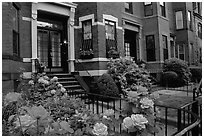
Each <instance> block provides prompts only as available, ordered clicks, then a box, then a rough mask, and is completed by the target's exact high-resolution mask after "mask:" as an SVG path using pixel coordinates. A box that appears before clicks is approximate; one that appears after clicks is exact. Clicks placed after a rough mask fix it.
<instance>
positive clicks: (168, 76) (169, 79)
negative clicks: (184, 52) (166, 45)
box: [161, 71, 178, 87]
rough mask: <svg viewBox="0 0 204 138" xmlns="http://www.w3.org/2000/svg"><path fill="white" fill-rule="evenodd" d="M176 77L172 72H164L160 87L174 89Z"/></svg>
mask: <svg viewBox="0 0 204 138" xmlns="http://www.w3.org/2000/svg"><path fill="white" fill-rule="evenodd" d="M177 80H178V75H177V73H176V72H174V71H166V72H164V73H163V74H162V80H161V83H162V86H168V87H176V86H177Z"/></svg>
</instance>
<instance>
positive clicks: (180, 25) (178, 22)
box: [175, 11, 184, 29]
mask: <svg viewBox="0 0 204 138" xmlns="http://www.w3.org/2000/svg"><path fill="white" fill-rule="evenodd" d="M179 14H180V16H181V19H179ZM175 16H176V29H183V27H184V23H183V11H176V12H175Z"/></svg>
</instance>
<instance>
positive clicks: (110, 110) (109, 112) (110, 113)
mask: <svg viewBox="0 0 204 138" xmlns="http://www.w3.org/2000/svg"><path fill="white" fill-rule="evenodd" d="M103 115H104V116H112V115H114V110H113V109H108V110H106V111H105V112H104V113H103Z"/></svg>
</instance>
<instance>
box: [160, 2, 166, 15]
mask: <svg viewBox="0 0 204 138" xmlns="http://www.w3.org/2000/svg"><path fill="white" fill-rule="evenodd" d="M160 9H161V15H162V16H163V17H166V9H165V3H164V2H160Z"/></svg>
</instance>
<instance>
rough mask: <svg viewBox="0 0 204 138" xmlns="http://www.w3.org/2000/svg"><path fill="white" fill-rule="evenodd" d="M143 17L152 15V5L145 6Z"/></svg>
mask: <svg viewBox="0 0 204 138" xmlns="http://www.w3.org/2000/svg"><path fill="white" fill-rule="evenodd" d="M144 8H145V11H144V12H145V16H151V15H153V8H152V5H145V7H144Z"/></svg>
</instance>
